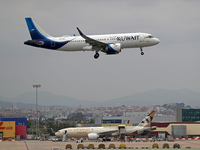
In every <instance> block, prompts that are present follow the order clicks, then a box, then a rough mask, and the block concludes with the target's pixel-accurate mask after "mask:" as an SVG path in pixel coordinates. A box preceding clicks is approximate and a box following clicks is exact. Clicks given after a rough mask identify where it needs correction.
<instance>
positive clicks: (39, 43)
mask: <svg viewBox="0 0 200 150" xmlns="http://www.w3.org/2000/svg"><path fill="white" fill-rule="evenodd" d="M28 41H29V42H31V43H33V44H36V45H43V44H44V42H43V41H34V40H28Z"/></svg>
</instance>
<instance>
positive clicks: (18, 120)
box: [0, 118, 27, 126]
mask: <svg viewBox="0 0 200 150" xmlns="http://www.w3.org/2000/svg"><path fill="white" fill-rule="evenodd" d="M0 121H15V125H16V126H27V118H0Z"/></svg>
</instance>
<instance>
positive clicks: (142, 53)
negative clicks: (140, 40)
mask: <svg viewBox="0 0 200 150" xmlns="http://www.w3.org/2000/svg"><path fill="white" fill-rule="evenodd" d="M140 51H141V55H144V52H143V50H142V47H140Z"/></svg>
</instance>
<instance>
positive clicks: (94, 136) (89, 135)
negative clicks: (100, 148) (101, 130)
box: [88, 133, 99, 140]
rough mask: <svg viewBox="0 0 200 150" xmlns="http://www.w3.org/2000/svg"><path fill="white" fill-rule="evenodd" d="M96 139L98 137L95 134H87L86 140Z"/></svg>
mask: <svg viewBox="0 0 200 150" xmlns="http://www.w3.org/2000/svg"><path fill="white" fill-rule="evenodd" d="M98 137H99V135H98V134H96V133H89V134H88V139H89V140H96V139H97V138H98Z"/></svg>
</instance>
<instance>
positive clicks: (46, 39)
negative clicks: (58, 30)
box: [24, 18, 160, 59]
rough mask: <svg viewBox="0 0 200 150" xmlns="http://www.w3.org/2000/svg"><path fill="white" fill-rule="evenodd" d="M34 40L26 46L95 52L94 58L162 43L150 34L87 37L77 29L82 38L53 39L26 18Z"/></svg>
mask: <svg viewBox="0 0 200 150" xmlns="http://www.w3.org/2000/svg"><path fill="white" fill-rule="evenodd" d="M25 20H26V23H27V26H28V29H29V32H30V35H31V38H32V40H28V41H25V42H24V44H26V45H30V46H35V47H41V48H47V49H52V50H58V51H95V55H94V58H95V59H97V58H98V57H99V51H102V52H104V53H106V54H108V55H111V54H118V53H119V52H121V50H122V49H123V48H140V50H141V55H144V52H143V49H142V48H143V47H149V46H153V45H156V44H158V43H159V42H160V41H159V39H157V38H154V37H153V36H152V35H151V34H148V33H122V34H105V35H91V36H86V35H85V34H83V33H82V32H81V31H80V29H79V28H78V27H77V30H78V32H79V34H80V36H75V35H74V36H62V37H52V36H50V35H49V34H47V33H46V32H45V31H44V30H43V29H42V28H41V27H40V26H39V25H38V24H37V23H36V22H35V21H34V20H32V19H31V18H25Z"/></svg>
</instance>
